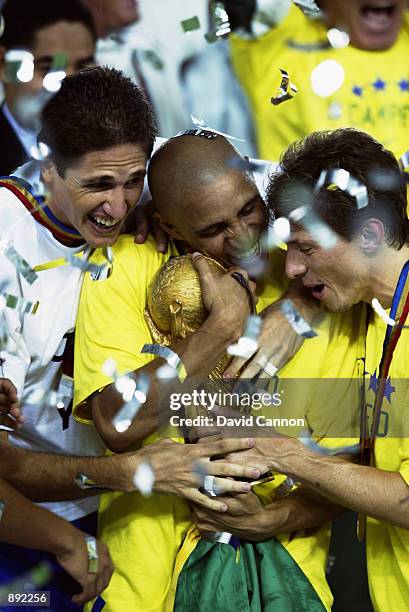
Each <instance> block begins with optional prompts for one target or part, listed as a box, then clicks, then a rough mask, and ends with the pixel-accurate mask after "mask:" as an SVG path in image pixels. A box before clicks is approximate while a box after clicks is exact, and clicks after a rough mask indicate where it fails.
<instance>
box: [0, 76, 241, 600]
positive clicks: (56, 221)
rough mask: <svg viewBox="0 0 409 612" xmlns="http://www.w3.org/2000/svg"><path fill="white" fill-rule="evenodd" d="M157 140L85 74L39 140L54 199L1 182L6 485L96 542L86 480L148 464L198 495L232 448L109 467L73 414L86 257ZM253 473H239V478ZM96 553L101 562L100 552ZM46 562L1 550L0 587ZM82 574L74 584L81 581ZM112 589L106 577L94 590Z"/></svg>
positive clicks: (65, 89) (131, 110) (62, 586)
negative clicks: (211, 468)
mask: <svg viewBox="0 0 409 612" xmlns="http://www.w3.org/2000/svg"><path fill="white" fill-rule="evenodd" d="M118 101H120V104H119V103H118ZM154 136H155V125H154V121H153V117H152V113H151V109H150V107H149V104H148V103H147V101H146V99H145V97H144V95H143V93H142V92H141V90H140V89H139V88H138V87H137V86H136V85H135V84H134V83H132V81H130V80H129V79H127V78H125V77H124V76H123V75H122V74H121V73H120V72H119V71H117V70H114V69H112V70H110V69H107V68H97V67H94V68H89V69H85V70H83V71H80V72H78V73H76V74H75V75H72V76H70V77H67V78H66V79H64V81H63V83H62V86H61V89H60V91H59V92H58V93H56V95H55V96H54V97H53V98H52V99H51V100H50V101H49V102H48V103H47V105H46V106H45V108H44V109H43V112H42V131H41V141H42V142H43V143H44V144H45V145H47V147H48V148H49V151H50V153H49V156H48V159H47V160H45V161H44V162H43V163H42V177H43V181H44V184H45V185H46V187H47V189H48V195H47V199H46V201H44V199H42V198H40V197H37V196H35V195H33V193H31V191H30V185H28V184H27V183H24V182H21V181H19V180H17V179H16V178H14V177H9V178H3V179H2V180H1V181H0V208H1V215H0V235H1V239H2V241H4V249H2V252H1V255H0V258H1V266H0V292H1V296H2V306H1V311H0V327H1V330H2V332H1V339H0V351H1V352H0V357H1V359H0V374H1V377H2V379H3V378H7V379H9V380H10V381H11V382H12V383H13V385H14V386H15V387H16V389H17V394H18V398H19V400H20V403H21V406H22V412H23V415H24V422H23V423H22V426H21V428H19V429H18V431H16V432H11V433H10V434H9V441H8V440H7V435H6V436H4V435H3V434H4V432H1V437H0V477H1V478H3V479H4V480H5V481H6V482H7V483H8V484H10V485H12V486H14V487H15V488H16V489H18V490H19V491H21V492H22V493H24V494H25V495H27V496H28V497H30V498H31V499H33V500H35V501H42V502H51V503H47V507H48V508H49V509H50V510H52V511H53V512H55V513H56V514H59V515H60V516H62V517H64V518H66V519H68V520H69V521H70V522H72V523H74V524H75V526H77V527H79V528H80V529H81V531H82V532H86V533H90V534H93V533H95V530H96V513H95V511H96V509H97V506H98V497H95V492H92V491H91V492H90V491H89V490H88V489H85V490H82V489H81V488H80V487H79V486H78V485H77V484H76V482H75V478H76V477H77V476H78V474H80V473H82V474H85V475H86V476H87V477H88V478H89V479H90V480H91V481H96V482H98V483H99V484H100V485H101V486H102V487H108V488H110V489H112V490H117V491H132V490H134V489H135V485H134V474H135V470H136V469H137V468H138V466H139V465H140V464H141V463H142V462H144V461H145V462H146V461H149V463H150V464H151V465H152V467H153V469H154V471H155V472H158V473H157V475H156V479H155V485H154V490H155V491H158V492H163V491H164V488H165V489H166V487H167V486H168V485H167V483H169V482H170V481H171V480H172V479H174V480H175V481H176V483H177V484H178V485H180V483H183V484H182V485H181V488H182V489H183V490H184V494H185V496H186V497H189V495H193V494H194V493H195V492H196V490H197V487H196V477H195V476H194V475H193V474H192V473H191V462H192V461H193V460H197V459H199V458H200V457H202V456H204V457H209V456H212V455H213V454H220V453H221V452H223V443H216V445H215V444H214V443H213V445H209V446H207V447H204V448H203V449H199V448H197V449H196V450H195V449H192V450H193V451H194V452H193V454H191V453H190V455H189V453H188V454H187V455H186V454H185V457H184V460H183V462H181V459H180V452H179V448H178V445H177V444H176V443H175V444H172V443H171V442H170V441H163V444H164V445H162V442H158V443H157V444H156V445H151V446H150V447H149V448H147V449H142V450H140V451H138V452H132V453H131V452H129V453H125V454H123V455H122V456H110V457H105V456H101V455H104V454H105V450H106V447H105V445H104V443H103V441H102V440H101V438H100V437H99V435H98V434H97V432H96V431H95V430H93V429H91V428H88V427H85V426H84V425H82V424H80V423H78V422H77V421H75V420H74V419H73V418H72V416H71V408H72V386H73V385H72V378H71V376H70V374H72V351H71V349H72V346H73V335H74V327H75V320H76V314H77V303H78V298H79V292H80V288H81V284H82V280H83V276H84V271H83V269H84V267H85V268H86V266H87V257H88V255H89V247H97V246H99V247H105V248H107V247H108V246H109V245H112V244H113V243H114V242H115V241H116V239H117V238H118V236H119V233H120V231H121V228H122V226H123V224H124V222H125V220H126V218H127V216H128V215H129V214H130V213H131V212H132V210H133V209H134V207H135V206H136V204H137V201H138V199H139V197H140V195H141V192H142V188H143V179H144V175H145V165H146V162H147V159H148V157H149V156H150V153H151V150H152V146H153V140H154ZM8 247H13V248H14V251H13V250H12V249H11V250H7V249H8ZM135 248H136V247H135ZM154 254H155V257H156V258H157V260H159V261H161V258H162V259H163V256H162V255H160V254H158V253H156V251H155V250H154ZM104 263H105V264H107V263H108V262H107V260H106V259H105V260H104ZM114 266H115V263H114ZM142 271H144V269H143V268H142ZM140 272H141V271H140V270H138V269H137V268H132V270H131V271H130V273H131V274H132V276H137V275H138V274H139V273H140ZM102 276H103V275H102ZM95 282H96V283H98V282H99V281H97V280H96V281H95ZM231 282H232V283H233V284H235V283H234V281H233V279H231ZM239 289H241V288H240V287H239ZM243 291H244V290H243ZM1 409H2V407H1V406H0V410H1ZM8 410H10V411H11V409H10V407H9V406H7V405H6V406H5V412H6V413H7V411H8ZM234 446H236V447H237V446H240V445H239V444H238V442H235V443H234ZM148 455H149V458H148ZM164 457H165V459H164ZM162 461H164V465H163V466H162V467H160V464H161V462H162ZM175 462H176V463H175ZM176 464H177V465H176ZM245 472H246V470H243V469H242V468H241V467H239V472H238V473H242V475H244V474H245ZM236 473H237V471H236ZM176 474H178V475H179V476H175V475H176ZM232 475H233V474H232ZM90 493H91V494H90ZM195 499H197V497H196V496H195ZM203 499H204V501H205V502H207V498H206V497H205V496H203ZM12 503H13V502H12ZM9 541H11V542H16V540H9ZM84 546H85V544H84ZM88 555H89V557H90V559H91V560H92V557H93V553H92V549H91V548H90V549H89V551H88ZM42 559H43V556H42V555H41V554H40V553H39V552H38V551H36V550H31V549H23V548H19V547H17V546H14V545H12V544H11V543H10V544H9V545H6V544H2V546H1V549H0V582H1V583H9V582H10V580H12V579H13V578H14V577H15V576H16V575H21V574H23V573H25V572H27V571H29V570H31V569H32V568H33V567H35V566H36V565H37V564H38V563H39V562H40V561H41V560H42ZM76 559H77V563H78V562H80V561H81V560H82V558H79V557H76ZM49 560H50V563H52V562H53V561H52V559H51V557H49ZM54 568H55V574H54V576H53V579H52V581H51V583H50V584H47V585H44V588H45V590H50V591H51V605H52V606H53V608H54V609H58V610H59V611H65V610H70V609H72V608H73V604H72V603H71V601H70V597H71V596H72V595H73V594H74V593H75V591H76V590H81V589H80V587H79V585H76V584H75V583H73V581H72V580H71V578H70V577H69V576H67V574H65V573H63V575H61V572H60V570H59V568H58V566H57V564H56V563H55V562H54ZM74 569H75V571H72V572H71V573H72V574H74V575H77V576H81V574H83V573H84V572H83V568H82V569H81V567H77V568H72V567H70V570H74ZM90 571H91V570H90ZM85 578H87V580H88V582H90V581H91V578H92V577H87V576H85ZM105 583H106V581H103V580H101V579H99V580H98V582H97V587H98V588H96V589H95V590H94V591H93V592H95V591H97V592H100V590H101V589H102V588H103V587H104V584H105ZM77 601H78V598H77Z"/></svg>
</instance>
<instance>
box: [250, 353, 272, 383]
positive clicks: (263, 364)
mask: <svg viewBox="0 0 409 612" xmlns="http://www.w3.org/2000/svg"><path fill="white" fill-rule="evenodd" d="M254 361H255V362H256V364H257V365H259V366H260V368H261V369H262V370H264V372H265V373H266V374H267V375H268V376H271V378H273V376H275V374H276V372H277V371H278V368H277V367H276V366H275V365H274V364H273V363H271V361H269V360H268V357H267V355H265V354H264V353H260V354H259V355H257V357H256V358H255V360H254Z"/></svg>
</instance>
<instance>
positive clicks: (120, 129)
mask: <svg viewBox="0 0 409 612" xmlns="http://www.w3.org/2000/svg"><path fill="white" fill-rule="evenodd" d="M41 126H42V127H41V131H40V134H39V136H38V141H39V142H44V143H45V144H46V145H47V146H48V147H49V148H50V150H51V154H50V157H51V159H52V160H53V161H54V163H55V165H56V167H57V170H58V172H59V174H60V176H64V173H65V169H66V168H67V166H71V165H74V164H75V162H76V161H77V160H79V159H80V158H81V157H83V156H84V155H86V154H87V153H91V152H92V151H103V150H104V149H109V148H111V147H114V146H117V145H122V144H140V145H142V146H143V147H144V149H145V151H146V153H147V155H148V157H149V156H150V154H151V153H152V148H153V142H154V139H155V136H156V126H155V121H154V118H153V112H152V108H151V106H150V104H149V102H148V101H147V99H146V97H145V94H144V93H143V90H142V89H141V88H140V87H138V86H137V85H136V84H135V83H134V82H133V81H132V80H131V79H129V78H127V77H125V76H124V75H123V74H122V72H121V71H120V70H116V69H115V68H108V67H107V66H89V67H87V68H84V69H83V70H80V71H79V72H77V73H75V74H73V75H71V76H68V77H66V78H65V79H64V80H63V82H62V85H61V89H60V90H59V91H58V92H57V93H56V94H55V95H54V96H53V97H52V98H51V99H50V100H49V101H48V102H47V104H46V105H45V106H44V108H43V110H42V113H41Z"/></svg>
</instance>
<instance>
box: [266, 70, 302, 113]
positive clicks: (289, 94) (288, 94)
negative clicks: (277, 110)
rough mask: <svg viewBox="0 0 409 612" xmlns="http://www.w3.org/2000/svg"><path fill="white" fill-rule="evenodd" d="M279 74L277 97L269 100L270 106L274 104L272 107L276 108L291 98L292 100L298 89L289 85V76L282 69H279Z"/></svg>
mask: <svg viewBox="0 0 409 612" xmlns="http://www.w3.org/2000/svg"><path fill="white" fill-rule="evenodd" d="M280 72H281V83H280V87H279V88H278V92H277V95H276V96H273V97H272V98H271V99H270V102H271V104H274V106H277V105H278V104H282V103H283V102H285V101H286V100H291V99H292V98H294V96H295V95H296V94H297V92H298V89H297V87H296V86H295V85H294V83H291V81H290V76H289V74H288V72H287V70H283V68H280Z"/></svg>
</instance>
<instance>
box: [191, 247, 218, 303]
mask: <svg viewBox="0 0 409 612" xmlns="http://www.w3.org/2000/svg"><path fill="white" fill-rule="evenodd" d="M192 263H193V266H194V268H195V269H196V271H197V272H198V274H199V280H200V287H201V289H202V299H203V304H204V305H205V307H206V308H207V310H210V308H211V305H212V302H213V294H214V276H213V274H212V271H211V269H210V266H209V264H208V262H207V261H206V259H205V257H204V256H203V255H202V254H201V253H193V255H192Z"/></svg>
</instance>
